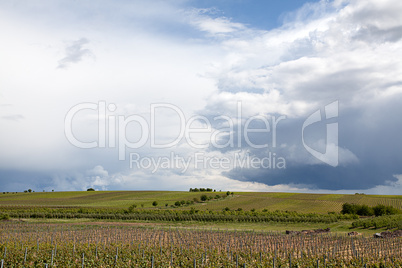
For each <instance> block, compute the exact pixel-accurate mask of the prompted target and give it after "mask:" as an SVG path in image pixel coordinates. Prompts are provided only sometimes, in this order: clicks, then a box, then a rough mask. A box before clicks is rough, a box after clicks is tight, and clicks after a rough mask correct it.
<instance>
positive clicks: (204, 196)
mask: <svg viewBox="0 0 402 268" xmlns="http://www.w3.org/2000/svg"><path fill="white" fill-rule="evenodd" d="M207 200H208V196H207V195H206V194H203V195H201V201H203V202H205V201H207Z"/></svg>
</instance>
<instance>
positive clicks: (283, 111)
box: [0, 0, 402, 194]
mask: <svg viewBox="0 0 402 268" xmlns="http://www.w3.org/2000/svg"><path fill="white" fill-rule="evenodd" d="M401 13H402V2H400V1H398V0H382V1H378V0H367V1H357V0H356V1H355V0H333V1H332V0H318V1H296V0H292V1H257V0H232V1H229V0H214V1H212V0H198V1H197V0H170V1H162V0H155V1H145V0H131V1H128V0H118V1H106V0H100V1H67V0H65V1H63V0H56V1H54V0H52V1H50V0H33V1H19V0H16V1H3V0H0V32H1V40H2V41H1V42H0V185H1V190H2V191H23V190H26V189H33V190H35V191H51V190H55V191H71V190H73V191H80V190H86V189H87V188H90V187H92V188H95V189H97V190H182V191H186V190H188V189H189V188H196V187H204V188H207V187H208V188H213V189H216V190H223V191H224V190H230V191H271V192H312V193H356V192H358V193H367V194H401V193H402V139H401V134H400V133H401V132H402V120H401V117H400V115H402V106H401V103H402V61H401V60H400V58H401V56H402V39H401V38H402V17H401V16H400V14H401Z"/></svg>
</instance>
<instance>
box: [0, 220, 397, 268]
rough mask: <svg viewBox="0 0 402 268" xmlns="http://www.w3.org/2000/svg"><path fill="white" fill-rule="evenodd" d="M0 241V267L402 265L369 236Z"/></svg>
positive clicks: (94, 228) (390, 242)
mask: <svg viewBox="0 0 402 268" xmlns="http://www.w3.org/2000/svg"><path fill="white" fill-rule="evenodd" d="M0 241H1V242H0V250H1V252H0V253H1V254H0V258H1V259H2V260H1V261H2V263H1V265H2V267H401V265H402V260H401V257H400V256H401V255H402V241H401V239H400V238H387V239H375V238H373V237H372V236H370V237H362V236H361V237H347V236H345V235H334V234H320V235H285V234H283V233H279V232H251V231H250V232H246V231H227V230H209V229H199V230H190V229H179V228H145V227H139V226H125V225H112V224H106V223H103V224H97V225H96V224H93V225H74V224H67V225H65V224H64V225H63V224H32V223H10V222H3V223H2V224H1V225H0ZM364 265H366V266H364Z"/></svg>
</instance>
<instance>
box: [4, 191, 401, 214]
mask: <svg viewBox="0 0 402 268" xmlns="http://www.w3.org/2000/svg"><path fill="white" fill-rule="evenodd" d="M203 194H205V195H207V196H210V197H215V196H216V195H221V196H225V195H226V192H223V191H222V192H219V191H218V192H178V191H177V192H174V191H171V192H168V191H94V192H35V193H3V194H0V207H2V206H39V207H43V206H45V207H52V206H53V207H93V208H121V209H123V208H128V207H129V206H130V205H132V204H136V205H137V206H138V207H143V208H153V206H152V203H153V201H157V202H158V206H157V207H156V208H166V207H171V206H173V205H174V203H175V202H176V201H182V200H184V201H192V200H194V198H196V199H200V196H201V195H203ZM345 202H348V203H356V204H365V205H369V206H375V205H378V204H383V205H391V206H393V207H395V208H398V209H402V196H395V195H394V196H378V195H362V194H357V195H343V194H335V195H332V194H302V193H258V192H235V193H234V194H233V195H229V196H228V197H227V198H222V199H218V200H216V199H213V200H210V201H208V202H202V203H201V202H200V203H194V204H191V206H192V207H194V208H195V209H197V210H212V211H221V210H222V209H223V208H226V207H228V208H229V209H231V210H235V209H238V208H241V209H243V210H251V209H256V210H257V211H261V210H264V209H266V210H268V211H275V210H288V211H298V212H302V213H323V214H325V213H328V212H331V211H332V212H340V211H341V209H342V204H343V203H345ZM166 205H167V206H166ZM177 209H188V207H187V208H186V207H185V206H184V207H179V208H177Z"/></svg>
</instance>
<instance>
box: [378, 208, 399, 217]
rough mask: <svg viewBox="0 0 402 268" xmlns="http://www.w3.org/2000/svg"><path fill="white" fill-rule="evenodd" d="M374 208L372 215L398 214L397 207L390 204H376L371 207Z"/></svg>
mask: <svg viewBox="0 0 402 268" xmlns="http://www.w3.org/2000/svg"><path fill="white" fill-rule="evenodd" d="M373 210H374V215H376V216H377V217H378V216H384V215H395V214H398V213H399V211H398V209H396V208H394V207H392V206H384V205H377V206H375V207H373Z"/></svg>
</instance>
